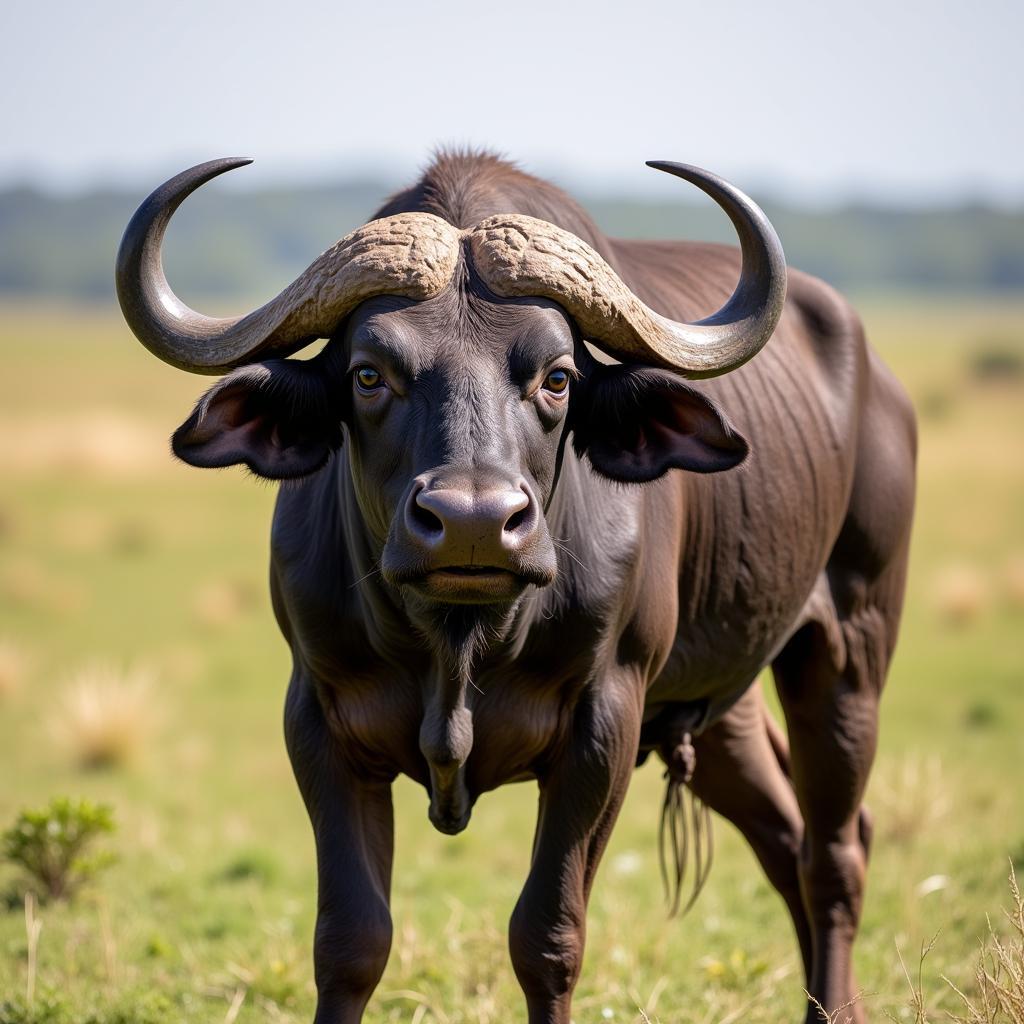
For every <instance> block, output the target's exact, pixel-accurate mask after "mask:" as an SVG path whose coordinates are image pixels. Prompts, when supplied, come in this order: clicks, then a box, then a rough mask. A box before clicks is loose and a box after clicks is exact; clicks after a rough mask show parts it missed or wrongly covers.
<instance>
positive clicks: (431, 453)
mask: <svg viewBox="0 0 1024 1024" xmlns="http://www.w3.org/2000/svg"><path fill="white" fill-rule="evenodd" d="M246 162H247V161H244V160H217V161H213V162H211V163H207V164H203V165H201V166H199V167H196V168H193V169H192V170H189V171H185V172H184V173H182V174H180V175H178V176H177V177H175V178H172V179H171V180H170V181H168V182H167V183H166V184H164V185H162V186H161V187H160V188H159V189H158V190H157V191H156V192H154V193H153V194H152V195H151V196H150V197H149V198H148V199H147V200H146V201H145V202H144V203H143V205H142V206H141V207H140V208H139V210H138V212H137V213H136V214H135V216H134V218H133V219H132V221H131V223H130V224H129V226H128V228H127V231H126V232H125V236H124V240H123V241H122V244H121V249H120V252H119V254H118V262H117V287H118V295H119V298H120V302H121V308H122V310H123V311H124V315H125V317H126V319H127V321H128V323H129V325H130V326H131V329H132V331H133V332H134V333H135V334H136V336H137V337H138V338H139V340H140V341H142V343H143V344H144V345H146V346H147V347H148V348H149V349H150V350H151V351H152V352H154V353H155V354H156V355H157V356H159V357H160V358H161V359H163V360H165V361H166V362H168V363H171V364H172V365H174V366H177V367H180V368H182V369H185V370H190V371H193V372H197V373H224V374H225V376H223V378H222V379H221V380H220V381H218V382H217V383H216V384H215V385H214V387H213V388H211V389H210V390H209V391H208V392H207V393H206V394H205V395H204V396H203V398H202V399H201V400H200V402H199V403H198V405H197V406H196V408H195V410H194V412H193V413H192V415H191V416H190V417H189V418H188V420H186V422H185V423H184V424H183V425H182V426H181V427H180V428H179V429H178V431H177V432H176V433H175V434H174V438H173V448H174V452H175V453H176V455H177V456H178V457H179V458H181V459H184V460H185V461H186V462H189V463H191V464H193V465H196V466H229V465H234V464H239V463H244V464H245V465H247V466H248V467H249V468H250V469H251V470H252V471H253V472H254V473H256V474H257V475H259V476H262V477H267V478H270V479H275V480H285V481H289V482H288V483H287V484H286V485H285V486H282V487H281V489H280V492H279V495H278V500H277V509H276V512H275V515H274V523H273V539H272V549H273V555H272V567H271V593H272V598H273V605H274V610H275V612H276V615H277V619H278V622H279V623H280V626H281V630H282V632H283V633H284V635H285V638H286V639H287V641H288V643H289V645H290V647H291V650H292V655H293V662H294V669H293V673H292V678H291V684H290V686H289V689H288V696H287V702H286V724H285V729H286V736H287V743H288V751H289V754H290V756H291V761H292V764H293V766H294V770H295V775H296V778H297V779H298V784H299V787H300V789H301V791H302V795H303V798H304V800H305V803H306V806H307V808H308V811H309V815H310V818H311V820H312V825H313V831H314V835H315V839H316V848H317V860H318V870H319V916H318V920H317V926H316V936H315V969H316V981H317V987H318V991H319V1002H318V1009H317V1014H316V1021H317V1022H318V1024H328V1022H330V1024H343V1022H344V1024H354V1022H356V1021H359V1020H360V1019H361V1018H362V1014H363V1010H364V1007H365V1006H366V1003H367V1000H368V999H369V998H370V995H371V993H372V992H373V989H374V987H375V986H376V984H377V982H378V980H379V979H380V977H381V973H382V971H383V970H384V966H385V962H386V960H387V958H388V951H389V947H390V943H391V934H392V925H391V917H390V913H389V907H388V903H389V888H390V881H391V861H392V807H391V784H392V782H393V780H394V779H395V777H396V776H397V775H399V774H405V775H407V776H409V777H411V778H412V779H415V780H416V781H417V782H420V783H422V785H423V786H424V787H425V789H426V791H427V792H428V793H429V796H430V804H429V816H430V820H431V822H432V823H433V824H434V826H435V827H436V828H438V829H440V830H441V831H442V832H446V833H456V832H459V831H460V830H461V829H463V828H465V827H466V824H467V822H468V821H469V817H470V813H471V811H472V808H473V804H474V801H475V800H476V799H477V797H478V796H479V795H480V794H481V793H483V792H485V791H487V790H491V789H494V788H495V787H496V786H500V785H502V784H503V783H506V782H512V781H516V780H522V779H536V780H537V782H538V784H539V789H540V802H539V815H538V821H537V827H536V834H535V836H534V839H533V856H532V863H531V868H530V872H529V876H528V878H527V880H526V884H525V888H524V890H523V892H522V896H521V898H520V899H519V902H518V904H517V906H516V909H515V911H514V913H513V915H512V920H511V924H510V930H509V939H510V945H511V956H512V962H513V964H514V967H515V971H516V974H517V976H518V978H519V981H520V983H521V985H522V988H523V990H524V992H525V995H526V1002H527V1005H528V1008H529V1020H530V1022H531V1024H541V1022H547V1024H568V1022H569V1020H570V1000H571V997H572V992H573V988H574V986H575V984H576V980H577V977H578V975H579V970H580V961H581V957H582V953H583V941H584V930H585V914H586V904H587V898H588V894H589V892H590V888H591V885H592V883H593V880H594V873H595V871H596V869H597V865H598V862H599V860H600V859H601V854H602V851H603V850H604V848H605V845H606V843H607V840H608V837H609V835H610V833H611V830H612V827H613V824H614V822H615V818H616V815H617V813H618V811H619V808H620V806H621V804H622V800H623V797H624V795H625V792H626V787H627V785H628V783H629V779H630V775H631V772H632V769H633V767H634V766H635V764H637V763H638V761H641V760H643V758H645V757H646V756H647V754H648V753H650V752H651V751H652V750H656V751H658V752H659V753H660V755H661V756H662V757H663V758H664V759H665V761H666V764H667V766H668V774H669V780H670V781H669V789H668V796H667V797H666V805H665V808H664V811H663V813H664V818H663V829H665V830H666V831H667V832H668V833H669V839H670V841H669V842H668V849H669V851H670V854H671V855H673V856H675V857H676V858H678V857H679V855H680V844H679V836H678V831H677V830H678V828H679V827H680V824H681V820H680V817H681V816H680V811H681V809H682V804H681V801H682V800H683V799H684V793H685V792H687V791H686V790H683V789H682V786H683V784H684V783H685V784H686V786H688V791H689V792H690V793H691V794H692V796H691V797H690V798H689V799H691V800H692V799H693V798H694V797H695V798H697V799H698V800H699V801H701V802H703V804H704V805H706V806H709V807H711V808H713V809H714V810H716V811H718V812H719V813H720V814H723V815H724V816H725V817H726V818H728V819H729V820H731V821H732V822H734V823H735V824H736V826H737V827H738V828H739V829H740V830H741V831H742V832H743V834H744V835H745V836H746V837H747V839H748V840H749V841H750V843H751V845H752V847H753V849H754V851H755V852H756V854H757V856H758V858H759V860H760V862H761V864H762V865H763V867H764V869H765V871H766V873H767V875H768V877H769V879H770V880H771V882H772V884H773V885H774V886H775V887H776V888H777V889H778V891H779V893H780V894H781V895H782V897H783V899H784V900H785V902H786V905H787V907H788V908H789V912H790V914H791V916H792V919H793V924H794V927H795V929H796V933H797V938H798V940H799V943H800V949H801V952H802V955H803V961H804V966H805V969H806V972H807V982H806V987H807V990H808V991H809V993H810V994H811V995H812V996H813V997H814V998H815V999H817V1000H819V1001H820V1003H821V1004H822V1005H823V1006H824V1007H825V1008H826V1009H828V1010H834V1009H835V1008H836V1007H838V1006H840V1005H841V1004H844V1003H845V1002H847V1000H848V999H850V997H851V995H852V994H853V992H854V982H853V977H852V972H851V963H850V958H851V948H852V944H853V940H854V935H855V932H856V930H857V923H858V920H859V918H860V914H861V904H862V896H863V890H864V874H865V867H866V863H867V857H868V849H869V846H870V838H871V827H870V823H869V819H868V817H867V815H866V813H865V812H864V810H863V808H862V806H861V801H862V797H863V793H864V788H865V784H866V782H867V778H868V772H869V769H870V766H871V762H872V759H873V755H874V751H875V742H876V727H877V709H878V702H879V697H880V694H881V690H882V685H883V682H884V680H885V676H886V671H887V668H888V665H889V661H890V657H891V655H892V652H893V646H894V644H895V641H896V633H897V626H898V622H899V616H900V606H901V602H902V595H903V589H904V577H905V569H906V559H907V547H908V541H909V533H910V521H911V513H912V505H913V491H914V450H915V427H914V418H913V413H912V411H911V408H910V406H909V403H908V401H907V399H906V397H905V396H904V393H903V391H902V390H901V388H900V386H899V385H898V384H897V383H896V381H895V380H894V379H893V378H892V376H891V375H890V374H889V372H888V371H887V370H886V369H885V367H884V366H883V365H882V364H881V362H880V361H879V359H878V357H877V356H876V355H875V354H874V353H873V352H872V350H871V349H870V347H869V346H868V344H867V342H866V341H865V339H864V334H863V331H862V329H861V325H860V322H859V321H858V318H857V316H856V314H855V313H854V312H853V311H852V310H851V308H850V307H849V306H848V305H847V303H846V302H845V301H844V300H843V299H842V298H840V296H839V295H837V294H836V293H835V292H834V291H833V290H832V289H831V288H830V287H828V286H827V285H825V284H823V283H822V282H821V281H818V280H815V279H814V278H811V277H809V276H806V275H805V274H802V273H799V272H797V271H790V272H789V275H788V294H787V272H786V267H785V261H784V258H783V254H782V248H781V246H780V244H779V240H778V238H777V236H776V234H775V232H774V230H773V229H772V227H771V225H770V224H769V223H768V221H767V219H766V218H765V216H764V214H763V213H762V212H761V211H760V210H759V209H758V208H757V206H755V205H754V203H752V202H751V201H750V200H749V199H748V198H747V197H746V196H745V195H743V194H742V193H741V192H739V191H738V190H737V189H735V188H734V187H732V186H731V185H729V184H728V183H726V182H725V181H723V180H722V179H720V178H718V177H716V176H715V175H712V174H709V173H707V172H705V171H701V170H698V169H697V168H694V167H688V166H684V165H680V164H672V163H655V164H653V165H652V166H654V167H656V168H658V169H660V170H664V171H667V172H669V173H670V174H674V175H677V176H678V177H680V178H684V179H686V180H688V181H690V182H692V183H693V184H695V185H697V186H698V187H699V188H701V189H703V190H704V191H705V192H706V193H708V194H709V195H710V196H711V197H712V198H713V199H714V200H715V201H716V202H717V203H718V204H719V205H720V206H721V207H722V208H723V209H724V211H725V212H726V213H727V214H728V215H729V217H730V218H731V220H732V222H733V224H734V226H735V228H736V231H737V233H738V236H739V240H740V243H741V250H740V251H737V250H735V249H733V248H729V247H725V246H719V245H710V244H694V243H685V242H679V243H676V242H635V241H619V240H614V239H610V238H606V237H605V236H604V235H603V234H602V233H601V232H600V231H599V230H598V229H597V227H596V226H595V225H594V224H593V222H592V221H591V220H590V219H589V218H588V216H587V214H586V213H585V212H584V211H583V210H582V209H581V208H580V207H579V206H578V205H577V204H576V203H575V202H573V200H571V199H570V198H569V197H567V196H566V195H564V194H563V193H562V192H561V191H559V190H558V189H556V188H555V187H553V186H551V185H549V184H546V183H544V182H542V181H538V180H536V179H534V178H532V177H530V176H528V175H526V174H524V173H522V172H521V171H519V170H518V169H517V168H515V167H514V166H512V165H510V164H508V163H505V162H503V161H501V160H499V159H497V158H495V157H492V156H488V155H480V154H466V153H449V154H445V155H441V156H440V157H438V158H437V159H436V160H435V162H434V163H433V165H432V166H431V167H430V168H429V170H427V171H426V173H425V174H424V175H423V176H422V177H421V178H420V180H419V181H418V182H417V183H416V184H415V185H413V186H412V187H411V188H409V189H407V190H405V191H403V192H401V193H399V194H398V195H396V196H394V197H393V198H392V199H391V200H390V201H389V202H387V203H386V204H385V205H384V206H383V207H382V209H380V210H379V211H378V214H377V216H376V218H375V219H374V220H372V221H370V222H369V223H367V224H366V225H364V226H363V227H361V228H359V229H358V230H357V231H355V232H353V233H352V234H350V235H348V236H347V237H346V238H344V239H343V240H342V241H341V242H339V243H338V244H337V245H335V246H334V247H333V248H332V249H330V250H328V251H327V252H326V253H324V254H323V255H322V256H320V257H319V258H318V259H317V260H316V261H315V262H314V263H313V264H312V265H311V266H310V267H309V268H308V269H307V270H306V271H305V272H304V273H303V274H302V275H301V276H300V277H299V278H298V279H297V280H296V281H295V282H294V283H293V284H291V285H290V286H289V287H288V288H286V289H285V290H284V291H283V292H282V293H281V294H280V295H279V296H278V297H277V298H275V299H273V300H272V301H271V302H269V303H267V304H266V305H265V306H262V307H261V308H260V309H258V310H256V311H255V312H253V313H250V314H249V315H247V316H245V317H241V318H238V319H216V318H211V317H207V316H202V315H200V314H198V313H196V312H194V311H192V310H191V309H189V308H188V307H187V306H185V305H184V304H183V303H182V302H181V301H179V300H178V299H177V298H176V296H175V295H174V294H173V293H172V291H171V290H170V287H169V286H168V284H167V281H166V279H165V277H164V274H163V270H162V265H161V256H160V252H161V244H162V240H163V236H164V232H165V229H166V227H167V224H168V221H169V220H170V217H171V215H172V214H173V212H174V210H175V209H176V208H177V206H178V205H179V204H180V203H181V202H182V200H183V199H184V198H185V197H186V196H188V195H189V194H190V193H191V192H192V191H194V190H195V189H196V188H198V187H199V186H200V185H202V184H203V183H204V182H206V181H209V180H210V179H211V178H213V177H215V176H216V175H218V174H221V173H222V172H224V171H227V170H230V169H232V168H234V167H238V166H240V165H241V164H243V163H246ZM737 279H738V281H739V283H738V285H737V286H736V288H735V291H732V289H733V285H734V284H735V282H736V281H737ZM730 293H731V294H730ZM715 309H717V310H718V312H715V313H713V314H712V315H711V316H707V313H708V312H709V311H711V310H715ZM700 317H705V318H704V319H699V318H700ZM316 338H326V339H329V340H328V343H327V345H326V347H325V348H324V349H323V350H322V351H321V352H320V353H319V354H318V355H316V356H315V358H313V359H311V360H308V361H292V360H287V359H286V358H284V357H286V356H287V355H289V354H290V353H293V352H295V351H297V350H298V349H299V348H301V347H302V346H304V345H306V344H307V343H308V342H311V341H313V340H314V339H316ZM769 339H771V344H769V345H768V346H767V347H766V348H764V351H763V352H761V354H760V355H759V356H758V357H757V358H756V359H753V358H752V357H753V356H754V355H755V354H756V353H758V352H759V350H761V349H762V347H763V346H765V344H766V342H768V341H769ZM585 342H586V343H589V345H592V346H594V348H595V349H597V350H601V351H603V353H604V354H605V356H610V357H613V360H617V362H615V361H612V362H608V361H607V360H599V359H597V358H595V351H594V349H591V348H590V347H589V345H588V344H585ZM748 360H749V361H748ZM723 375H724V376H723ZM670 470H682V471H683V472H670ZM769 665H770V666H771V668H772V670H773V672H774V676H775V681H776V685H777V687H778V692H779V696H780V699H781V703H782V707H783V709H784V713H785V718H786V726H787V732H788V740H787V738H786V737H784V736H783V734H782V731H781V729H779V728H778V727H777V726H775V725H774V724H773V720H772V719H771V718H770V717H769V715H768V714H767V712H766V710H765V707H764V705H763V702H762V698H761V695H760V692H759V690H758V688H757V687H756V686H755V685H753V684H754V681H755V679H756V677H757V676H758V673H760V671H761V670H762V669H763V668H764V667H766V666H769ZM698 806H699V805H698ZM691 811H692V808H691ZM686 819H687V820H689V821H691V822H693V821H695V820H696V821H699V819H700V815H699V813H697V814H696V815H691V814H690V813H689V812H688V813H687V814H686ZM673 836H674V837H675V841H672V837H673ZM525 838H526V837H524V841H525ZM698 839H699V837H694V841H695V842H696V841H697V840H698ZM691 848H692V844H691ZM698 849H700V844H699V843H698ZM670 863H672V861H671V860H670ZM704 870H705V869H704V866H703V865H701V866H699V867H698V874H702V873H703V872H704ZM681 872H682V865H681V864H680V863H678V861H677V862H676V863H675V864H674V866H673V867H672V869H671V870H670V871H669V874H670V875H675V876H676V879H677V880H678V876H679V875H681ZM849 1012H850V1013H851V1014H852V1015H853V1016H854V1017H856V1019H857V1020H858V1021H861V1020H862V1019H863V1010H862V1008H860V1007H854V1008H853V1009H851V1010H850V1011H849ZM815 1019H817V1011H816V1010H815V1008H814V1007H813V1006H809V1007H808V1010H807V1020H808V1021H811V1020H815Z"/></svg>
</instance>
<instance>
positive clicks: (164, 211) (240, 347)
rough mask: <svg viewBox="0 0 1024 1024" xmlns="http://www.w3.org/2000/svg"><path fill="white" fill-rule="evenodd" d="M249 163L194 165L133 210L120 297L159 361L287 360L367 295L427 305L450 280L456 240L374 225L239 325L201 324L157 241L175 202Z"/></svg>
mask: <svg viewBox="0 0 1024 1024" xmlns="http://www.w3.org/2000/svg"><path fill="white" fill-rule="evenodd" d="M248 163H251V161H250V160H247V159H238V158H233V159H232V158H229V159H224V160H211V161H209V162H208V163H205V164H199V165H198V166H196V167H192V168H191V169H189V170H187V171H183V172H182V173H181V174H179V175H177V176H176V177H173V178H171V179H170V180H169V181H167V182H165V183H164V184H163V185H161V186H160V187H159V188H158V189H157V190H156V191H155V192H153V194H152V195H150V196H149V198H148V199H146V200H145V202H144V203H143V204H142V205H141V206H140V207H139V208H138V210H137V211H136V212H135V216H133V217H132V219H131V221H129V223H128V227H127V228H126V229H125V233H124V237H123V238H122V239H121V246H120V248H119V249H118V252H117V270H116V281H117V297H118V301H119V302H120V304H121V311H122V313H123V314H124V318H125V320H127V321H128V326H129V327H130V328H131V329H132V332H133V333H134V334H135V336H136V337H137V338H138V339H139V341H141V342H142V344H143V345H145V346H146V348H148V349H149V350H150V351H151V352H152V353H153V354H154V355H156V356H158V357H159V358H160V359H162V360H164V362H167V363H170V364H172V365H173V366H177V367H179V368H180V369H183V370H191V371H192V372H194V373H222V372H224V371H225V370H228V369H231V368H232V367H234V366H238V365H240V364H242V363H246V362H252V361H253V360H254V359H257V358H259V359H265V358H267V357H270V356H286V355H289V354H290V353H292V352H295V351H297V350H298V349H300V348H302V347H303V346H304V345H306V344H308V343H309V342H311V341H314V340H315V339H316V338H326V337H329V336H330V335H331V334H332V333H333V332H334V331H335V330H336V329H337V327H338V324H339V323H340V322H341V319H342V318H343V317H344V316H345V314H346V313H348V312H350V311H351V310H352V309H353V308H354V307H355V306H356V305H358V304H359V303H360V302H362V301H364V300H365V299H368V298H372V297H373V296H374V295H383V294H388V295H404V296H407V297H408V298H412V299H427V298H430V297H432V296H434V295H436V294H437V293H438V292H439V291H441V289H442V288H444V286H445V285H446V284H447V283H448V282H449V281H450V280H451V278H452V275H453V274H454V272H455V266H456V263H457V261H458V258H459V231H458V230H457V229H456V228H453V227H452V226H451V225H450V224H448V223H447V222H446V221H443V220H441V219H440V218H439V217H435V216H433V215H432V214H428V213H405V214H398V215H397V216H394V217H385V218H382V219H381V220H376V221H371V222H370V223H369V224H366V225H364V226H363V227H361V228H358V229H357V230H356V231H353V232H352V233H351V234H350V235H346V236H345V237H344V238H343V239H342V240H341V241H340V242H338V243H337V244H335V245H334V246H332V247H331V248H330V249H328V250H327V251H326V252H325V253H323V255H321V256H319V257H318V258H317V259H316V260H314V261H313V263H311V264H310V266H309V267H308V268H307V269H306V270H305V271H303V273H302V274H301V275H300V276H299V277H298V278H297V279H296V280H295V281H294V282H293V283H292V284H290V285H289V286H288V287H287V288H285V289H284V291H282V292H281V294H280V295H278V296H277V297H276V298H274V299H271V300H270V302H268V303H266V305H263V306H261V307H260V308H259V309H257V310H255V311H254V312H252V313H249V314H247V315H246V316H241V317H211V316H204V315H203V314H201V313H197V312H195V310H193V309H190V308H189V307H188V306H186V305H185V304H184V303H183V302H182V301H181V300H180V299H179V298H178V297H177V296H176V295H175V294H174V292H173V291H172V290H171V286H170V285H169V284H168V283H167V278H166V277H165V276H164V269H163V259H162V257H161V248H162V245H163V239H164V233H165V232H166V230H167V225H168V223H169V222H170V219H171V216H172V214H173V213H174V211H175V210H176V209H177V208H178V207H179V206H180V205H181V203H182V201H183V200H184V199H185V198H186V197H187V196H189V195H190V194H191V193H192V192H194V191H195V190H196V189H197V188H199V186H200V185H203V184H205V183H206V182H207V181H209V180H210V179H211V178H215V177H217V175H218V174H223V173H224V172H225V171H230V170H232V169H233V168H235V167H242V166H243V165H245V164H248Z"/></svg>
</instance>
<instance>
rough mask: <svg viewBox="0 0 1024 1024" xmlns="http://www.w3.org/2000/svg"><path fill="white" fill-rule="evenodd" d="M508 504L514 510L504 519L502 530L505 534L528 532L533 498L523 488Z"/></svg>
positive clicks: (531, 518) (532, 518)
mask: <svg viewBox="0 0 1024 1024" xmlns="http://www.w3.org/2000/svg"><path fill="white" fill-rule="evenodd" d="M510 504H511V507H512V508H513V509H514V511H513V512H512V514H511V515H510V516H509V517H508V519H506V520H505V525H504V526H503V527H502V532H503V533H506V534H509V533H512V534H514V533H527V532H529V530H530V529H531V527H532V524H533V520H534V515H533V499H532V498H531V497H530V495H529V494H528V493H527V491H526V490H525V489H523V490H520V491H519V493H518V494H517V495H516V497H515V499H514V500H513V501H512V502H510Z"/></svg>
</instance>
